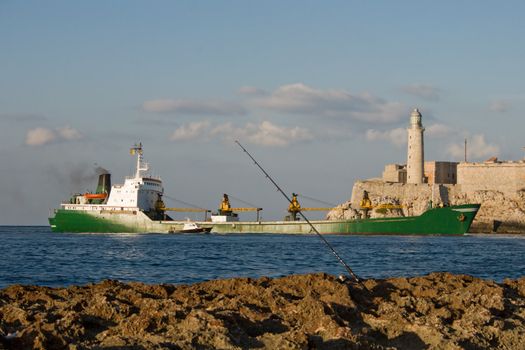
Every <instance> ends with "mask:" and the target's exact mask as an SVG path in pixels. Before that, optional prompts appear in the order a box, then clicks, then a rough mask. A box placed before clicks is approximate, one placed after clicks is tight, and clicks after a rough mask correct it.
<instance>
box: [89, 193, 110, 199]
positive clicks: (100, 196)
mask: <svg viewBox="0 0 525 350" xmlns="http://www.w3.org/2000/svg"><path fill="white" fill-rule="evenodd" d="M107 196H108V194H107V193H84V198H86V199H106V197H107Z"/></svg>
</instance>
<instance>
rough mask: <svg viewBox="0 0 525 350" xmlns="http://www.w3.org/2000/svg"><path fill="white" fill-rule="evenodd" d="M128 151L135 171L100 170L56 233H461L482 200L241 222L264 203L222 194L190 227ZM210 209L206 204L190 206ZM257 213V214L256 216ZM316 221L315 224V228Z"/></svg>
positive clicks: (61, 214)
mask: <svg viewBox="0 0 525 350" xmlns="http://www.w3.org/2000/svg"><path fill="white" fill-rule="evenodd" d="M130 153H131V154H132V155H135V156H136V158H137V159H136V170H135V174H134V175H133V176H128V177H126V178H125V180H124V183H123V184H115V185H111V175H110V174H108V173H106V174H100V175H99V181H98V186H97V189H96V191H95V193H84V194H82V193H77V194H75V195H73V196H72V197H71V198H70V199H69V201H67V202H65V203H62V204H61V205H60V208H58V209H55V210H54V213H53V216H52V217H50V218H49V224H50V227H51V230H52V231H53V232H85V233H89V232H100V233H184V232H212V233H220V234H227V233H277V234H310V233H313V232H315V231H314V228H313V227H315V230H317V231H318V232H319V233H321V234H394V235H402V234H405V235H406V234H415V235H427V234H441V235H461V234H464V233H466V232H468V230H469V228H470V226H471V224H472V221H473V220H474V218H475V216H476V214H477V212H478V210H479V207H480V205H479V204H463V205H452V206H446V207H436V208H429V209H428V210H427V211H425V212H424V213H423V214H421V215H419V216H402V217H385V218H369V217H367V215H366V211H365V214H364V215H363V216H362V217H361V218H357V219H351V220H315V221H310V223H311V225H310V224H309V223H307V222H306V221H301V220H298V218H297V216H296V215H295V214H297V212H299V211H300V210H301V209H300V207H298V206H296V207H295V209H294V208H293V203H291V204H290V208H292V209H290V208H289V212H290V213H291V214H292V215H291V216H289V217H287V220H283V221H260V220H259V219H258V218H257V220H255V221H240V220H239V217H238V215H237V213H236V211H248V210H257V213H258V212H259V210H261V208H232V207H231V206H230V204H229V202H228V198H227V196H226V198H223V201H222V203H221V205H220V207H219V210H218V211H217V212H216V213H214V214H212V215H211V217H210V218H209V219H207V218H205V219H204V220H202V221H196V222H194V225H193V226H192V227H193V228H194V229H195V230H192V231H188V229H187V227H188V222H187V221H182V220H173V219H172V218H171V217H170V216H169V215H168V214H167V212H169V211H170V210H172V209H173V210H179V211H183V210H181V209H180V208H179V209H177V208H167V207H165V205H164V202H163V199H162V198H163V195H164V187H163V183H162V180H161V179H160V178H159V177H154V176H152V175H150V174H149V165H148V164H147V163H146V162H144V159H143V148H142V144H137V145H134V146H133V147H132V148H131V149H130ZM186 210H188V211H203V212H204V213H205V214H206V213H207V212H209V211H208V210H206V209H195V208H193V209H190V208H188V209H186ZM257 216H258V215H257ZM312 225H313V227H312Z"/></svg>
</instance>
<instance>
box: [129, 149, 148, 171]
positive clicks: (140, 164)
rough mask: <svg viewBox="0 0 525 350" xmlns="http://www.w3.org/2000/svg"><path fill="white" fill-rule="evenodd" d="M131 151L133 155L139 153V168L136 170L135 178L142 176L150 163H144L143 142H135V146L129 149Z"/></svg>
mask: <svg viewBox="0 0 525 350" xmlns="http://www.w3.org/2000/svg"><path fill="white" fill-rule="evenodd" d="M129 153H130V154H131V155H135V154H136V155H137V170H136V172H135V178H136V179H139V178H141V177H142V172H143V171H147V170H148V164H147V163H144V162H143V160H144V158H143V156H142V142H139V143H138V144H135V145H134V146H133V147H131V148H130V149H129Z"/></svg>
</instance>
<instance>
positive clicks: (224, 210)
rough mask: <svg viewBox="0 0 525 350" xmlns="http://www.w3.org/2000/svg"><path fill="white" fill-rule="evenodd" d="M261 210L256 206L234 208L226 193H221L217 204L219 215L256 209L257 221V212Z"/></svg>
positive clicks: (230, 214) (233, 214)
mask: <svg viewBox="0 0 525 350" xmlns="http://www.w3.org/2000/svg"><path fill="white" fill-rule="evenodd" d="M261 210H263V209H262V208H256V207H244V208H234V207H232V206H231V204H230V198H229V197H228V195H227V194H226V193H224V194H223V195H222V201H221V204H220V206H219V215H226V216H237V214H236V213H235V212H238V211H256V212H257V221H259V212H260V211H261Z"/></svg>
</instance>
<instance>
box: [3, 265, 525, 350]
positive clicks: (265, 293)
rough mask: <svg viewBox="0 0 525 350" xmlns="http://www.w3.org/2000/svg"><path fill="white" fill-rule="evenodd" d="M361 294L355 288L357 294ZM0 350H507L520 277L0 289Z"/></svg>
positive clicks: (522, 284)
mask: <svg viewBox="0 0 525 350" xmlns="http://www.w3.org/2000/svg"><path fill="white" fill-rule="evenodd" d="M365 286H366V289H365ZM0 335H1V338H0V349H1V348H5V349H22V350H23V349H63V348H69V349H91V348H134V349H194V348H202V349H211V348H220V349H246V348H265V349H277V348H286V349H309V348H317V349H348V348H350V349H396V348H399V349H461V348H475V349H518V348H520V346H522V345H523V339H525V278H521V279H518V280H505V281H504V282H503V283H501V284H498V283H495V282H493V281H487V280H482V279H478V278H474V277H471V276H465V275H453V274H450V273H432V274H429V275H426V276H421V277H413V278H390V279H385V280H380V279H378V280H366V281H364V283H363V285H360V284H357V283H352V282H349V281H344V282H342V281H341V280H339V279H336V278H335V277H333V276H330V275H326V274H322V273H320V274H312V275H299V276H288V277H282V278H276V279H270V278H266V277H263V278H259V279H250V278H237V279H229V280H216V281H209V282H203V283H198V284H194V285H180V286H174V285H146V284H142V283H121V282H118V281H103V282H101V283H97V284H90V285H87V286H81V287H77V286H72V287H69V288H46V287H33V286H11V287H8V288H6V289H3V290H0Z"/></svg>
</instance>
